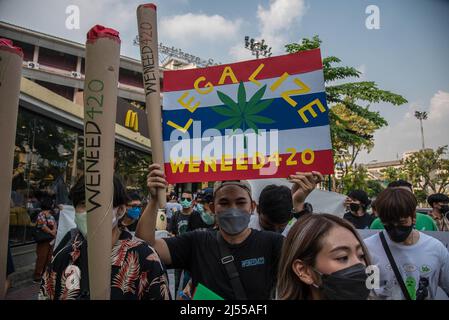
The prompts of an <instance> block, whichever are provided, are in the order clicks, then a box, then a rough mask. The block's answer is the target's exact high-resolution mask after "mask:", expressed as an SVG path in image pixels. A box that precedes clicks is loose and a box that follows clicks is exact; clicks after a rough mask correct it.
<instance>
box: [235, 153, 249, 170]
mask: <svg viewBox="0 0 449 320" xmlns="http://www.w3.org/2000/svg"><path fill="white" fill-rule="evenodd" d="M246 157H247V156H246V155H245V154H239V155H237V159H236V163H237V168H236V169H237V170H248V165H247V161H246Z"/></svg>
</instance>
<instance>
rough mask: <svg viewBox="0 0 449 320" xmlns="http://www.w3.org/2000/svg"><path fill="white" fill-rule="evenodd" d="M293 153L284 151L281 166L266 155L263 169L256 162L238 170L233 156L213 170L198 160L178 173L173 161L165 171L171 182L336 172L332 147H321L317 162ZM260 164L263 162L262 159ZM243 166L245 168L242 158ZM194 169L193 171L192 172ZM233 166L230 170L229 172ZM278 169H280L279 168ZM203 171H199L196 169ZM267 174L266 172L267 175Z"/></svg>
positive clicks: (167, 165) (316, 153)
mask: <svg viewBox="0 0 449 320" xmlns="http://www.w3.org/2000/svg"><path fill="white" fill-rule="evenodd" d="M290 157H291V154H281V155H279V158H280V161H279V166H278V167H276V166H275V162H274V161H275V158H274V157H273V158H272V161H271V162H268V161H267V160H268V157H266V158H265V161H266V162H267V163H266V164H265V166H264V167H262V169H258V168H257V167H256V168H254V166H253V164H246V169H245V168H240V170H239V169H237V163H236V160H235V159H233V160H232V162H231V159H229V160H228V162H226V165H224V166H221V165H220V164H219V163H217V164H216V168H215V171H213V170H212V168H211V166H210V165H207V169H208V171H209V172H205V169H206V168H205V166H206V164H205V163H204V161H202V162H201V163H198V164H197V165H196V166H194V165H192V167H189V164H184V170H183V171H182V172H181V171H180V170H179V168H178V169H177V170H176V172H174V170H173V169H172V166H171V165H170V164H169V163H165V164H164V167H165V174H166V175H167V181H168V183H170V184H174V183H185V182H199V181H201V182H206V181H221V180H235V179H239V180H246V179H271V178H286V177H288V176H289V175H290V174H294V173H296V172H298V171H301V172H309V171H319V172H321V174H333V173H334V161H333V158H332V150H319V151H314V161H313V162H312V163H311V164H304V163H303V161H302V159H301V158H302V154H301V153H297V154H296V155H295V156H294V157H292V158H291V159H290ZM305 159H306V160H307V161H310V160H311V158H310V154H307V155H305ZM287 160H290V161H291V162H295V161H296V162H297V164H296V165H293V164H287ZM258 163H260V162H258ZM270 163H271V164H272V165H271V167H272V168H274V169H275V171H269V170H267V168H268V167H269V166H270ZM239 165H240V166H242V167H245V165H244V164H242V162H241V160H239ZM189 169H190V171H189ZM229 169H230V171H228V170H229ZM276 169H277V170H276ZM194 171H199V172H194ZM264 173H265V174H264Z"/></svg>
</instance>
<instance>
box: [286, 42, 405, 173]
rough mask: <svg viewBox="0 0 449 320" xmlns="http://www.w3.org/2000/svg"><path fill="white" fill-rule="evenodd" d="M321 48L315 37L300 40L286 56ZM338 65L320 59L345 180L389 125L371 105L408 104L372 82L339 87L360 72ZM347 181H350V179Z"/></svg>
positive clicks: (288, 48) (290, 46)
mask: <svg viewBox="0 0 449 320" xmlns="http://www.w3.org/2000/svg"><path fill="white" fill-rule="evenodd" d="M320 45H321V39H320V38H319V37H318V36H317V35H315V36H314V37H313V38H312V39H307V38H304V39H302V41H301V42H300V43H291V44H287V45H286V46H285V48H286V51H287V52H288V53H295V52H299V51H305V50H311V49H317V48H319V47H320ZM339 63H341V60H340V59H339V58H337V57H335V56H329V57H325V58H323V74H324V80H325V85H326V98H327V103H328V105H329V108H330V109H329V120H330V127H331V138H332V145H333V149H334V155H335V156H334V157H335V162H336V163H341V164H342V165H343V169H344V172H343V175H344V176H345V175H348V174H349V173H350V172H353V171H354V170H353V168H352V167H353V165H354V163H355V159H356V158H357V156H358V155H359V153H360V151H362V150H367V151H368V152H369V151H370V150H371V149H372V148H373V146H374V132H375V131H376V130H378V129H380V128H382V127H384V126H386V125H388V123H387V121H386V120H385V119H384V118H383V117H382V116H381V115H380V114H379V112H376V111H372V110H370V109H369V107H370V104H371V103H379V102H387V103H391V104H393V105H395V106H398V105H401V104H404V103H407V100H406V99H405V98H404V97H402V96H401V95H398V94H395V93H392V92H390V91H387V90H382V89H379V88H378V86H377V85H376V83H375V82H373V81H359V82H352V81H348V82H345V83H342V80H347V79H348V78H360V76H361V72H360V71H358V70H357V69H355V68H353V67H348V66H340V65H338V64H339ZM336 64H337V65H336ZM335 81H337V82H338V83H335ZM348 179H349V180H351V177H348Z"/></svg>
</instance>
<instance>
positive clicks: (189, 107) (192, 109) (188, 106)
mask: <svg viewBox="0 0 449 320" xmlns="http://www.w3.org/2000/svg"><path fill="white" fill-rule="evenodd" d="M188 96H189V91H186V92H184V93H183V94H182V96H181V97H179V99H178V102H179V104H180V105H181V106H183V107H184V108H186V109H187V110H189V111H190V112H192V113H193V112H195V110H196V109H197V108H198V107H199V106H200V103H199V102H197V103H195V104H194V105H193V106H192V103H193V101H194V100H195V98H194V97H190V99H189V100H188V101H187V102H185V101H184V99H185V98H187V97H188Z"/></svg>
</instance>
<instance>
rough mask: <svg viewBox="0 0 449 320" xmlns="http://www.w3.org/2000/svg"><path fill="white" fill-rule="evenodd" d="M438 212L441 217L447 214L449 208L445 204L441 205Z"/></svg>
mask: <svg viewBox="0 0 449 320" xmlns="http://www.w3.org/2000/svg"><path fill="white" fill-rule="evenodd" d="M440 212H441V214H443V215H444V214H446V213H448V212H449V206H448V205H447V204H444V205H442V206H441V208H440Z"/></svg>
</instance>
